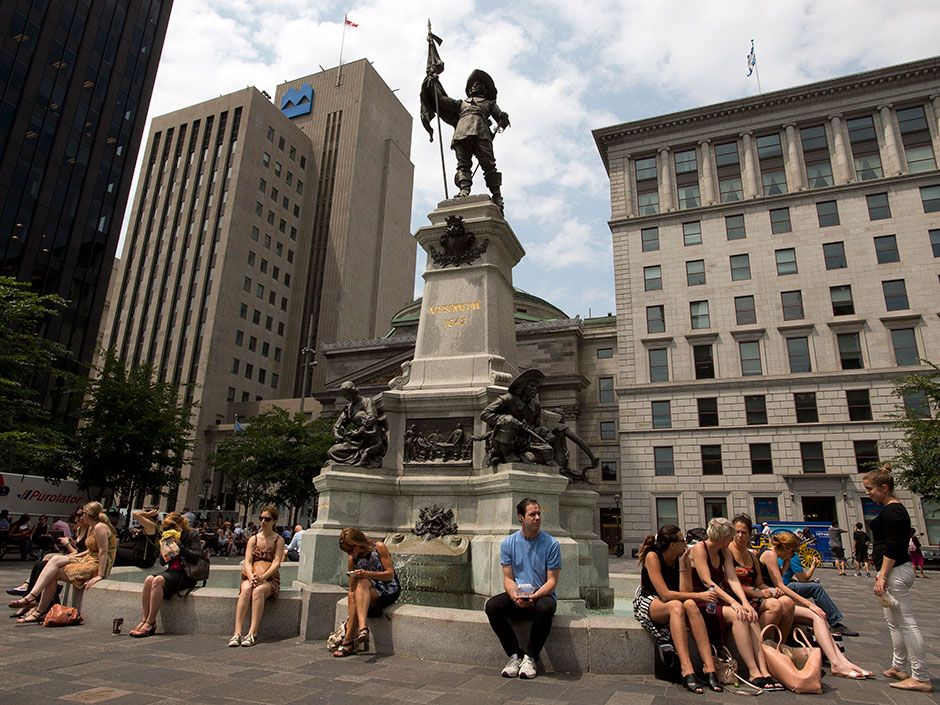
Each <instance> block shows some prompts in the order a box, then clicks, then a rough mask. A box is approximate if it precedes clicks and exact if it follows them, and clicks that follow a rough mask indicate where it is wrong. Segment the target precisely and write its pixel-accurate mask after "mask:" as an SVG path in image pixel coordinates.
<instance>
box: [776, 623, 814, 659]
mask: <svg viewBox="0 0 940 705" xmlns="http://www.w3.org/2000/svg"><path fill="white" fill-rule="evenodd" d="M797 632H799V636H797ZM793 638H794V639H796V640H797V642H798V643H799V644H805V643H807V642H809V645H810V648H806V647H805V646H790V645H789V644H780V647H779V648H780V652H781V653H784V654H786V655H787V656H789V657H790V660H791V661H793V665H794V666H796V667H797V668H803V666H805V665H806V661H807V660H808V659H809V655H810V651H812V649H813V648H814V647H813V642H812V640H810V638H809V637H808V636H806V632H804V631H803V630H802V629H800V628H799V627H796V628H795V629H794V630H793ZM771 644H773V641H772V640H768V645H771Z"/></svg>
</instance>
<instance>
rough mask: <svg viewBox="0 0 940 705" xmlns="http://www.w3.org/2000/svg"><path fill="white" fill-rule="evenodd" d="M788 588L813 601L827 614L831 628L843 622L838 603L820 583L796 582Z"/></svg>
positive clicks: (788, 584) (788, 585)
mask: <svg viewBox="0 0 940 705" xmlns="http://www.w3.org/2000/svg"><path fill="white" fill-rule="evenodd" d="M787 587H788V588H790V589H791V590H793V592H795V593H796V594H797V595H800V596H801V597H805V598H807V599H811V600H812V601H813V602H815V603H816V604H817V605H818V606H819V607H821V608H822V610H823V611H824V612H825V613H826V620H827V621H828V622H829V626H830V627H834V626H835V625H836V624H839V622H841V621H842V611H841V610H840V609H839V608H838V606H836V603H835V602H833V601H832V598H831V597H829V593H828V592H826V588H824V587H823V586H822V585H820V584H819V583H800V582H797V581H796V580H794V581H793V582H792V583H787Z"/></svg>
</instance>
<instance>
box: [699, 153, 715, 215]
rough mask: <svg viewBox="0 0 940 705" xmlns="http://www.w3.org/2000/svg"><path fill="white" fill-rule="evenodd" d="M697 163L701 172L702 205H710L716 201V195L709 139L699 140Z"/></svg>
mask: <svg viewBox="0 0 940 705" xmlns="http://www.w3.org/2000/svg"><path fill="white" fill-rule="evenodd" d="M698 147H699V164H700V167H699V168H700V170H701V174H702V179H701V183H702V205H703V206H710V205H712V204H713V203H718V196H717V194H716V193H715V179H714V177H713V176H712V171H714V168H715V167H714V160H713V159H712V145H711V140H699V143H698Z"/></svg>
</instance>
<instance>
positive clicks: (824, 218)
mask: <svg viewBox="0 0 940 705" xmlns="http://www.w3.org/2000/svg"><path fill="white" fill-rule="evenodd" d="M816 217H817V218H818V219H819V227H820V228H829V227H832V226H833V225H838V224H839V207H838V206H837V205H836V202H835V201H820V202H819V203H817V204H816Z"/></svg>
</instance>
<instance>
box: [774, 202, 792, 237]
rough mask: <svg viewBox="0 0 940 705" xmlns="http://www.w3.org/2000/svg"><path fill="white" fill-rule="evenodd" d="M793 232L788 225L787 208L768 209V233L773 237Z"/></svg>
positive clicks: (788, 211)
mask: <svg viewBox="0 0 940 705" xmlns="http://www.w3.org/2000/svg"><path fill="white" fill-rule="evenodd" d="M792 230H793V226H792V225H791V224H790V209H789V208H771V209H770V232H772V233H773V234H774V235H780V234H781V233H788V232H791V231H792Z"/></svg>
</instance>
